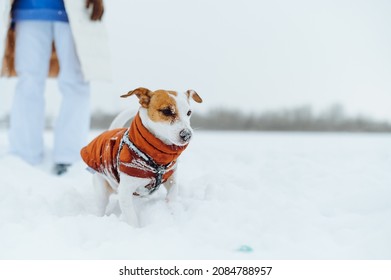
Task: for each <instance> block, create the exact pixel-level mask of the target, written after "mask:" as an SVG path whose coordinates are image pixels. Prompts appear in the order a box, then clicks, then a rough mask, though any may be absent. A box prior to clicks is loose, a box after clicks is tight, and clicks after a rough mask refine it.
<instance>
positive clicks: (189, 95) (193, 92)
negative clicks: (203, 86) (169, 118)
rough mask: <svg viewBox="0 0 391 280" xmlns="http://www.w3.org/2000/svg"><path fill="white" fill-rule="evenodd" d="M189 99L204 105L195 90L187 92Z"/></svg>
mask: <svg viewBox="0 0 391 280" xmlns="http://www.w3.org/2000/svg"><path fill="white" fill-rule="evenodd" d="M186 95H187V99H189V100H190V97H191V98H192V99H193V100H194V101H195V102H197V103H202V98H201V97H200V96H199V95H198V93H197V92H196V91H195V90H192V89H189V90H187V91H186Z"/></svg>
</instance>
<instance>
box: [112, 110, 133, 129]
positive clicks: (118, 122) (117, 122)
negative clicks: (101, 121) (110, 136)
mask: <svg viewBox="0 0 391 280" xmlns="http://www.w3.org/2000/svg"><path fill="white" fill-rule="evenodd" d="M136 113H137V111H136V110H134V109H131V108H130V109H126V110H124V111H122V112H121V113H119V114H118V115H117V116H116V117H115V118H114V120H113V121H112V122H111V124H110V127H109V130H111V129H116V128H121V127H124V126H125V124H126V123H127V122H128V121H129V120H131V119H132V118H133V116H134V115H136Z"/></svg>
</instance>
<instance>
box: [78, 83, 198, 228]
mask: <svg viewBox="0 0 391 280" xmlns="http://www.w3.org/2000/svg"><path fill="white" fill-rule="evenodd" d="M129 96H137V98H138V99H139V103H140V105H141V106H140V108H139V110H138V112H137V114H136V115H135V117H134V118H133V121H132V122H131V124H130V127H128V128H122V126H123V125H124V124H125V122H126V121H128V120H129V119H131V115H129V112H128V111H124V112H122V113H121V114H119V115H118V116H117V117H116V118H115V119H114V120H113V122H112V124H111V125H110V128H109V130H108V131H105V132H103V133H102V134H100V135H99V136H97V137H96V138H95V139H94V140H92V141H91V142H90V143H89V144H88V145H87V146H86V147H84V148H82V149H81V152H80V154H81V157H82V159H83V160H84V162H85V163H86V164H87V165H88V167H89V169H91V170H93V172H95V173H94V175H93V184H94V186H95V188H96V189H97V190H98V194H99V199H98V200H99V205H98V207H99V209H100V214H101V215H105V214H106V213H107V212H106V211H107V205H108V203H109V200H110V196H111V195H112V194H114V193H115V194H118V201H119V206H120V209H121V212H122V218H123V220H125V221H126V222H127V223H128V224H130V225H132V226H134V227H138V226H139V218H138V215H137V211H136V209H135V205H134V199H135V198H136V197H143V196H148V195H151V194H152V193H154V192H155V191H156V190H157V189H158V188H159V187H160V185H161V184H163V185H164V187H165V188H166V189H167V196H166V200H167V201H173V200H175V198H176V196H177V194H178V183H177V177H176V170H177V158H178V157H179V156H180V154H181V153H182V152H183V151H184V150H185V149H186V147H187V145H188V144H189V141H190V140H191V138H192V134H193V130H192V128H191V126H190V117H191V115H192V110H191V107H190V103H191V101H195V102H197V103H202V99H201V97H200V96H199V95H198V94H197V93H196V92H195V91H194V90H187V91H186V92H185V94H179V93H178V92H176V91H171V90H156V91H150V90H149V89H146V88H142V87H140V88H137V89H135V90H132V91H129V92H128V93H127V94H124V95H121V97H123V98H126V97H129Z"/></svg>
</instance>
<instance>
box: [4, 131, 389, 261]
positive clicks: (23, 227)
mask: <svg viewBox="0 0 391 280" xmlns="http://www.w3.org/2000/svg"><path fill="white" fill-rule="evenodd" d="M94 134H96V132H95V133H94ZM91 136H93V135H91ZM45 139H46V143H47V147H48V148H47V151H48V154H50V149H51V146H50V145H51V140H52V134H51V133H50V132H49V133H47V134H46V135H45ZM390 143H391V135H385V134H384V135H368V134H284V133H243V132H237V133H236V132H235V133H233V132H219V133H218V132H197V133H196V136H195V138H194V140H193V142H192V143H191V144H190V146H189V148H188V149H187V150H186V151H185V152H184V154H183V156H182V157H181V159H180V170H179V179H180V186H181V191H180V199H179V201H178V202H176V203H175V204H173V205H167V204H166V202H165V201H164V195H165V191H164V188H163V189H160V190H159V191H158V192H157V193H156V194H154V195H153V196H151V197H150V198H149V199H144V201H142V203H141V204H140V205H139V206H140V210H141V222H142V227H141V228H132V227H130V226H129V225H127V224H125V223H124V222H122V221H121V220H120V218H119V217H118V216H117V215H111V216H106V217H98V216H97V215H95V213H96V207H95V197H94V192H93V187H92V183H91V175H90V174H89V173H88V172H86V171H85V170H84V165H83V164H82V163H81V162H80V163H79V164H76V165H74V166H73V167H72V169H71V171H70V172H69V173H68V174H66V175H65V176H64V177H60V178H59V177H55V176H52V175H51V174H50V156H49V155H48V156H47V158H46V159H45V163H44V164H42V165H41V166H38V167H35V168H33V167H30V166H28V165H26V164H25V163H23V162H22V161H20V160H19V159H17V158H14V157H11V156H9V155H7V154H6V148H7V142H6V131H4V130H2V131H0V258H1V259H391V203H390V199H391V172H390V166H391V149H390Z"/></svg>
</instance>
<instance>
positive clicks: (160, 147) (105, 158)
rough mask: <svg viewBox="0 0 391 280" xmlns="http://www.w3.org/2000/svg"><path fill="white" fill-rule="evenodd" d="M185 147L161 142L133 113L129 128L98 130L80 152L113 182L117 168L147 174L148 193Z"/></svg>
mask: <svg viewBox="0 0 391 280" xmlns="http://www.w3.org/2000/svg"><path fill="white" fill-rule="evenodd" d="M186 147H187V145H186V146H176V145H166V144H164V143H163V142H162V141H161V140H160V139H158V138H156V137H155V136H154V135H153V134H152V133H151V132H149V131H148V130H147V129H146V128H145V127H144V125H143V124H142V121H141V119H140V116H139V114H137V115H136V116H135V118H134V119H133V121H132V123H131V125H130V128H128V129H126V128H119V129H114V130H109V131H106V132H104V133H102V134H100V135H99V136H97V137H96V138H95V139H94V140H92V141H91V142H90V143H89V144H88V145H87V146H86V147H84V148H83V149H82V150H81V152H80V154H81V157H82V158H83V160H84V162H85V163H86V164H87V165H88V166H89V167H90V168H92V169H94V170H95V171H96V172H99V173H101V174H104V175H106V176H109V177H111V178H112V179H114V180H115V181H116V182H117V183H119V182H120V176H119V172H123V173H125V174H127V175H129V176H133V177H138V178H150V179H151V183H150V184H149V185H147V186H145V187H146V188H147V189H148V190H149V193H152V192H154V191H155V190H156V189H157V188H158V187H159V186H160V184H161V183H164V182H165V181H167V179H168V178H169V177H170V176H171V175H172V174H173V173H174V170H173V169H172V167H173V166H174V165H175V162H176V160H177V158H178V157H179V155H180V154H181V153H182V152H183V151H184V149H186Z"/></svg>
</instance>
